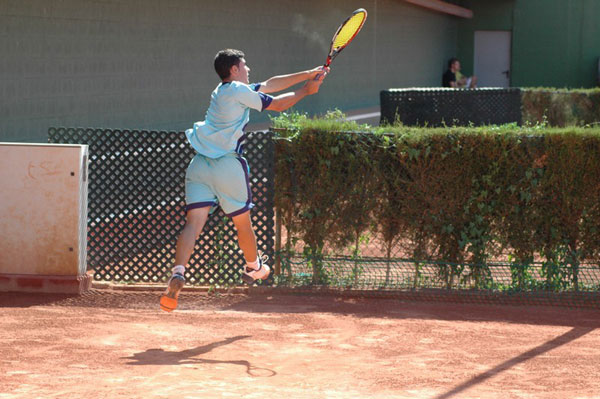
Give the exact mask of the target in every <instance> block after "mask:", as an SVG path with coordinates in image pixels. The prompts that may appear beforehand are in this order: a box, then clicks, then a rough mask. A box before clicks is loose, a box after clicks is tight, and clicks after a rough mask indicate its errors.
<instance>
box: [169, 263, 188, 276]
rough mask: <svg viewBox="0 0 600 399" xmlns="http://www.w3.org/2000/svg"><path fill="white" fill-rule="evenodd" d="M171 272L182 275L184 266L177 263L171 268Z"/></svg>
mask: <svg viewBox="0 0 600 399" xmlns="http://www.w3.org/2000/svg"><path fill="white" fill-rule="evenodd" d="M172 271H173V274H181V275H182V276H183V274H184V273H185V266H183V265H177V266H175V267H174V268H173V270H172Z"/></svg>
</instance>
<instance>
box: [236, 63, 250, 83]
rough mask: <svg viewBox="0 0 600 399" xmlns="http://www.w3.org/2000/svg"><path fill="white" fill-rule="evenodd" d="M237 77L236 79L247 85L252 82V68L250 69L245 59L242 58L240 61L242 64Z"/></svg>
mask: <svg viewBox="0 0 600 399" xmlns="http://www.w3.org/2000/svg"><path fill="white" fill-rule="evenodd" d="M235 75H236V76H235V77H234V79H235V80H237V81H238V82H242V83H246V84H248V83H249V82H250V80H249V79H250V68H249V67H248V65H246V60H245V59H244V58H242V59H241V60H240V63H239V64H238V65H237V71H236V74H235Z"/></svg>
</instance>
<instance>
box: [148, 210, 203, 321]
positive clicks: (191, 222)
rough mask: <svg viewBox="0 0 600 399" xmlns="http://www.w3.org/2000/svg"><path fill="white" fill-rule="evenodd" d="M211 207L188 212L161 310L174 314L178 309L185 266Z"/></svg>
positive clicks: (183, 283)
mask: <svg viewBox="0 0 600 399" xmlns="http://www.w3.org/2000/svg"><path fill="white" fill-rule="evenodd" d="M209 210H210V207H205V208H196V209H191V210H189V211H188V213H187V216H186V222H185V227H184V228H183V231H182V232H181V234H180V235H179V238H178V239H177V249H176V251H175V265H176V266H175V267H174V268H173V275H172V276H171V278H170V279H169V282H168V284H167V289H166V291H165V293H164V294H163V295H162V297H161V298H160V308H161V309H162V310H164V311H166V312H172V311H173V310H175V308H177V298H178V297H179V293H180V292H181V289H182V288H183V286H184V285H185V277H184V274H185V265H187V263H188V262H189V260H190V257H191V256H192V253H193V251H194V247H195V246H196V241H197V240H198V237H199V236H200V233H201V232H202V229H203V228H204V225H205V224H206V219H207V218H208V212H209Z"/></svg>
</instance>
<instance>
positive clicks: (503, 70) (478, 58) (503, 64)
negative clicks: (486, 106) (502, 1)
mask: <svg viewBox="0 0 600 399" xmlns="http://www.w3.org/2000/svg"><path fill="white" fill-rule="evenodd" d="M510 43H511V32H510V31H504V30H478V31H475V60H474V61H475V62H474V68H473V74H474V75H475V76H477V86H478V87H509V86H510Z"/></svg>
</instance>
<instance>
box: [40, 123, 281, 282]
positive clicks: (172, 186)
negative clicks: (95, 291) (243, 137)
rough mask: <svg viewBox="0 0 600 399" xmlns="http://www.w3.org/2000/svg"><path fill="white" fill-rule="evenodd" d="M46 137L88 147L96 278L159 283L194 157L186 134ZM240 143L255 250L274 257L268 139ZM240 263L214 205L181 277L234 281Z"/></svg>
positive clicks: (82, 132)
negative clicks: (247, 171)
mask: <svg viewBox="0 0 600 399" xmlns="http://www.w3.org/2000/svg"><path fill="white" fill-rule="evenodd" d="M48 141H49V142H50V143H60V144H87V145H88V146H89V186H88V261H87V263H88V267H89V268H91V269H93V270H94V278H95V280H100V281H112V282H122V283H158V282H166V280H167V279H168V278H169V277H170V275H171V267H172V266H173V260H174V257H175V244H176V240H177V237H178V235H179V233H180V231H181V229H182V228H183V226H184V225H185V187H184V181H185V171H186V168H187V165H188V163H189V161H190V160H191V159H192V157H193V156H194V155H195V153H194V150H193V149H192V148H191V147H190V146H189V144H188V142H187V139H186V137H185V134H184V133H183V132H165V131H161V132H158V131H139V130H118V129H84V128H51V129H49V132H48ZM244 148H245V156H246V157H247V160H248V163H249V165H250V181H251V185H252V197H253V202H254V204H255V207H254V208H253V210H252V212H251V214H252V222H253V225H254V228H255V232H256V238H257V243H258V247H259V249H261V250H262V251H263V252H264V253H265V254H267V255H269V256H270V257H273V254H274V253H273V248H274V211H273V194H272V193H273V152H274V150H273V141H272V140H271V138H270V136H269V134H268V133H265V132H255V133H250V134H249V135H248V139H247V141H246V144H245V147H244ZM244 264H245V261H244V259H243V255H242V253H241V251H240V250H239V248H238V245H237V233H236V231H235V227H234V226H233V223H232V222H231V219H230V218H228V217H226V216H225V215H224V214H223V212H222V211H221V210H220V209H219V210H218V211H217V212H215V213H214V214H213V215H211V216H210V217H209V219H208V221H207V224H206V226H205V228H204V231H203V233H202V235H201V237H200V239H199V240H198V242H197V246H196V248H195V251H194V254H193V256H192V258H191V260H190V263H189V265H188V268H187V270H186V279H187V282H188V284H192V285H220V286H224V285H235V284H241V274H240V272H241V270H242V267H243V266H244ZM268 282H270V281H268Z"/></svg>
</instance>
